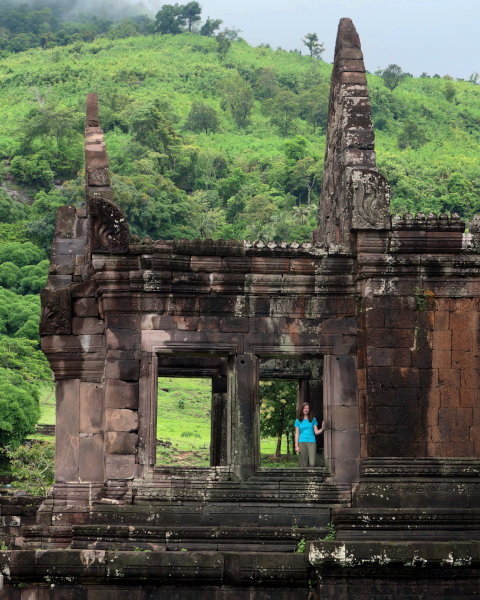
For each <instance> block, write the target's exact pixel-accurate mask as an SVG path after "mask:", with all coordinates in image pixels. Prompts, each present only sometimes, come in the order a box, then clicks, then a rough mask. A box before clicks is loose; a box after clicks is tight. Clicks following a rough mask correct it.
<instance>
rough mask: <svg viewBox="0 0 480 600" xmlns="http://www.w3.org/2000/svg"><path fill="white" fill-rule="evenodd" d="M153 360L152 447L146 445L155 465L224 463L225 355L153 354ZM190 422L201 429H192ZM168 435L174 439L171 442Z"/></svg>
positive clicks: (171, 466) (210, 465)
mask: <svg viewBox="0 0 480 600" xmlns="http://www.w3.org/2000/svg"><path fill="white" fill-rule="evenodd" d="M156 362H157V369H156V374H157V376H156V377H155V378H154V390H153V397H154V398H155V399H156V401H155V402H153V403H152V404H153V406H152V408H153V412H152V415H151V416H152V423H151V431H152V436H151V439H152V441H154V444H153V446H154V447H153V448H151V449H150V453H151V462H152V464H153V466H154V468H155V469H160V470H161V469H165V468H166V469H172V468H173V469H176V468H179V469H183V468H188V469H190V468H195V469H200V470H201V469H204V468H207V469H208V468H210V467H219V466H225V465H226V464H227V447H226V446H227V437H228V432H227V363H228V360H227V358H226V357H219V356H198V355H177V354H175V355H171V354H157V355H156ZM182 382H183V383H182ZM207 394H208V396H209V397H210V400H209V402H207V400H206V395H207ZM162 399H163V403H162ZM202 412H203V419H202V418H201V417H202V415H201V413H202ZM193 414H195V415H196V419H195V422H194V421H193V419H192V418H191V417H192V415H193ZM175 420H180V421H181V423H178V422H177V423H175V422H174V421H175ZM195 423H197V425H198V426H199V427H201V432H198V431H197V430H196V425H195ZM172 437H173V438H175V439H176V440H177V441H176V442H173V441H172Z"/></svg>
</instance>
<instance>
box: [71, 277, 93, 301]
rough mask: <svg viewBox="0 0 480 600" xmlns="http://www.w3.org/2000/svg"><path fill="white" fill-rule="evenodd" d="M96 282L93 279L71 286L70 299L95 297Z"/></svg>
mask: <svg viewBox="0 0 480 600" xmlns="http://www.w3.org/2000/svg"><path fill="white" fill-rule="evenodd" d="M95 290H96V282H95V280H94V279H90V280H89V281H85V282H84V283H76V284H75V285H72V298H87V297H88V298H91V297H94V296H95Z"/></svg>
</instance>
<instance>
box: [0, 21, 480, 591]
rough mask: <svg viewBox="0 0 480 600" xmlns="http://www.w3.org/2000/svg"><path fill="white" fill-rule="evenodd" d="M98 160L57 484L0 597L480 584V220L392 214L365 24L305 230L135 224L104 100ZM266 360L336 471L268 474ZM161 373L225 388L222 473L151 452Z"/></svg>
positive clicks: (60, 330) (63, 286) (54, 305)
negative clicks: (284, 234) (200, 235)
mask: <svg viewBox="0 0 480 600" xmlns="http://www.w3.org/2000/svg"><path fill="white" fill-rule="evenodd" d="M85 156H86V202H85V208H84V209H78V208H77V209H76V208H74V207H69V206H66V207H63V208H61V209H60V210H59V212H58V216H57V224H56V231H55V239H54V242H53V247H52V255H51V263H50V274H49V278H48V284H47V287H46V288H45V289H44V290H43V291H42V294H41V297H42V318H41V324H40V330H41V335H42V348H43V350H44V352H45V354H46V355H47V357H48V359H49V361H50V365H51V367H52V370H53V372H54V374H55V381H56V396H57V425H56V481H55V485H54V488H53V493H52V496H51V497H50V498H48V499H47V500H46V501H44V502H43V504H42V505H41V507H40V508H39V510H38V512H37V515H36V520H35V521H34V522H31V523H30V524H24V525H21V524H20V522H17V523H16V525H17V529H18V536H19V537H17V540H16V546H15V548H16V549H14V550H10V551H7V552H1V553H0V557H1V564H2V565H3V567H2V572H3V574H4V591H3V595H2V592H0V598H15V599H17V598H21V599H22V600H24V599H26V598H27V597H28V599H30V598H39V599H42V600H43V599H44V598H45V599H46V598H49V599H54V600H57V599H58V600H60V599H63V598H69V599H70V598H72V599H73V598H75V599H77V598H78V599H84V598H85V599H86V598H88V599H89V600H90V599H97V598H99V599H100V598H102V599H103V598H108V599H109V598H112V599H113V598H114V597H115V598H123V597H127V596H129V597H130V596H132V597H135V598H138V599H142V600H143V599H147V598H148V599H150V598H227V597H228V598H238V599H244V598H245V599H247V598H253V597H255V598H257V597H258V598H284V599H289V600H290V599H297V598H298V599H300V598H302V599H303V598H307V597H308V598H327V597H328V598H342V599H343V598H352V597H354V596H355V597H356V598H358V599H367V598H373V597H379V598H380V597H382V598H384V597H405V598H407V597H408V598H420V597H421V598H432V597H434V596H435V597H437V598H438V597H440V598H442V597H452V598H463V597H465V598H467V597H468V598H471V597H473V596H475V595H476V594H478V591H479V589H480V576H479V568H480V542H479V528H480V509H479V501H480V397H479V379H480V375H479V369H478V360H479V353H480V329H479V327H480V323H479V307H480V257H479V249H480V227H479V221H478V220H477V218H475V219H474V220H473V222H472V223H470V225H469V233H465V223H464V222H463V221H462V220H461V219H460V218H459V217H458V216H457V215H452V216H447V215H444V214H442V215H438V216H436V215H433V214H428V215H425V214H417V215H416V216H412V215H408V214H407V215H404V216H403V217H391V216H390V205H389V186H388V183H387V181H386V180H385V179H384V177H383V176H382V175H381V174H380V173H379V172H378V170H377V168H376V161H375V151H374V132H373V126H372V120H371V113H370V102H369V97H368V91H367V82H366V76H365V67H364V63H363V55H362V51H361V47H360V41H359V38H358V35H357V32H356V30H355V28H354V26H353V24H352V22H351V21H350V20H349V19H342V20H341V22H340V25H339V31H338V37H337V43H336V49H335V62H334V68H333V74H332V83H331V96H330V105H329V116H328V133H327V149H326V155H325V167H324V176H323V184H322V191H321V197H320V205H319V213H318V227H317V229H316V230H315V231H314V232H313V235H312V242H311V243H301V244H299V243H291V244H285V243H280V244H276V243H268V244H266V245H265V244H263V243H261V242H258V243H247V242H237V241H235V242H231V241H224V240H215V241H213V240H193V241H192V240H168V241H165V240H160V241H152V240H150V239H145V240H142V241H141V240H139V239H136V238H135V236H130V235H129V227H128V223H127V221H126V219H125V215H124V213H123V212H122V210H121V209H120V208H119V207H118V206H117V205H116V204H115V201H114V194H113V190H112V188H111V186H110V176H109V165H108V157H107V152H106V147H105V143H104V139H103V133H102V130H101V129H100V125H99V121H98V108H97V99H96V96H95V95H93V94H91V95H89V97H88V100H87V123H86V131H85ZM265 373H267V374H268V377H269V378H276V377H278V378H281V377H284V376H285V373H288V376H289V378H293V379H297V380H298V381H299V382H300V385H299V401H303V400H305V399H308V400H309V401H310V402H311V403H312V404H313V406H314V409H315V411H316V413H317V414H318V415H321V414H323V417H324V419H325V422H326V434H325V442H324V454H325V463H326V466H325V468H315V469H304V470H303V469H281V470H279V469H277V470H275V469H267V468H261V467H260V466H259V406H258V404H259V403H258V382H259V378H260V377H261V376H262V374H265ZM159 374H160V375H177V376H178V375H185V376H206V377H209V378H211V380H212V411H211V431H212V442H211V452H210V464H211V466H210V467H205V468H192V467H180V466H176V467H172V466H162V465H161V464H156V456H155V455H156V453H155V440H156V433H155V432H156V423H157V415H156V411H157V379H158V376H159ZM187 409H188V407H187ZM0 508H1V509H2V510H3V511H4V512H2V514H12V513H8V511H7V512H6V513H5V509H6V508H8V507H5V506H0ZM16 514H23V513H21V512H19V513H16ZM4 524H5V527H7V525H8V523H7V521H5V520H4ZM10 525H12V524H11V523H10ZM11 529H12V527H11ZM12 533H13V531H10V534H12ZM329 533H330V534H329ZM328 534H329V535H328ZM324 538H327V539H324ZM332 538H333V539H332ZM298 549H301V550H303V549H305V552H296V550H298ZM147 551H148V552H147ZM18 583H23V584H24V586H25V587H24V588H22V590H19V589H18V588H16V587H15V585H16V584H18ZM27 592H28V594H31V595H24V594H27Z"/></svg>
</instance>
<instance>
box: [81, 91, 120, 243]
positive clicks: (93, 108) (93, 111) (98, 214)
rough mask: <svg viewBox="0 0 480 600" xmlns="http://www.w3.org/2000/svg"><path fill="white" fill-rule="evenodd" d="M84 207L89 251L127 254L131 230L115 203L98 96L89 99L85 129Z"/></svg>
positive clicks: (90, 96)
mask: <svg viewBox="0 0 480 600" xmlns="http://www.w3.org/2000/svg"><path fill="white" fill-rule="evenodd" d="M85 204H86V208H87V216H88V247H89V251H90V252H102V251H103V252H126V251H127V250H128V241H129V237H130V236H129V228H128V223H127V219H126V217H125V213H124V212H123V210H122V209H121V208H120V207H119V206H117V205H116V204H115V202H114V193H113V188H112V187H111V185H110V168H109V161H108V155H107V148H106V146H105V140H104V137H103V131H102V129H101V128H100V123H99V120H98V97H97V94H88V96H87V117H86V127H85Z"/></svg>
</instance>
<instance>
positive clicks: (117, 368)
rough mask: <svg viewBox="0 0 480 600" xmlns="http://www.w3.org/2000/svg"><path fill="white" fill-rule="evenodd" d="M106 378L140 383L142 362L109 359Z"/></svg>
mask: <svg viewBox="0 0 480 600" xmlns="http://www.w3.org/2000/svg"><path fill="white" fill-rule="evenodd" d="M105 376H106V378H107V379H123V380H124V381H138V378H139V376H140V361H139V360H114V359H109V360H108V361H107V365H106V368H105Z"/></svg>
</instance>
